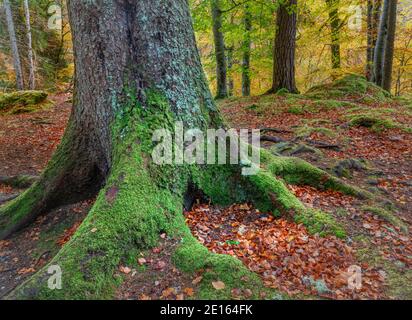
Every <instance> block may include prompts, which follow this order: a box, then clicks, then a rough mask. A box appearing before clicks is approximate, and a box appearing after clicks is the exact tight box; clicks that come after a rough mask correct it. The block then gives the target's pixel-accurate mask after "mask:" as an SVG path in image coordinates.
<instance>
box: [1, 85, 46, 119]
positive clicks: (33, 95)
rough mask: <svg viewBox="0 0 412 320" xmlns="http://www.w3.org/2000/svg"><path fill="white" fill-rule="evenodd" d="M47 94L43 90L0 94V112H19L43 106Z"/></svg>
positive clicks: (34, 109)
mask: <svg viewBox="0 0 412 320" xmlns="http://www.w3.org/2000/svg"><path fill="white" fill-rule="evenodd" d="M47 96H48V94H47V93H46V92H44V91H35V90H29V91H16V92H12V93H2V94H0V112H1V113H9V114H19V113H25V112H33V111H36V110H39V109H40V108H43V107H44V105H45V103H47Z"/></svg>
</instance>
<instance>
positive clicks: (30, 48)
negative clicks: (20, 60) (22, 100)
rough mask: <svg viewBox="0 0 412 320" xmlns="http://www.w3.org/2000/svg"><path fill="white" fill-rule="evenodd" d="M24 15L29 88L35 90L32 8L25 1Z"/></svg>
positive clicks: (25, 0) (26, 0)
mask: <svg viewBox="0 0 412 320" xmlns="http://www.w3.org/2000/svg"><path fill="white" fill-rule="evenodd" d="M23 3H24V13H25V18H26V29H27V48H28V49H27V51H28V59H29V73H30V76H29V88H30V89H31V90H34V89H35V87H36V76H35V72H34V60H33V46H32V36H31V23H30V8H29V1H28V0H24V1H23Z"/></svg>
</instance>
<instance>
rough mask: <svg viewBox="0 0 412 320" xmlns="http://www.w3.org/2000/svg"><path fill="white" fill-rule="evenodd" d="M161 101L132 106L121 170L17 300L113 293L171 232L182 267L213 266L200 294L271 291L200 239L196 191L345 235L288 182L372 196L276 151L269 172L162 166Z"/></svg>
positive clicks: (22, 212) (27, 209)
mask: <svg viewBox="0 0 412 320" xmlns="http://www.w3.org/2000/svg"><path fill="white" fill-rule="evenodd" d="M155 101H156V108H150V109H148V110H143V109H142V108H132V109H131V110H129V112H125V113H124V114H123V116H122V117H119V119H118V120H117V122H116V125H115V126H114V127H113V137H116V138H115V139H114V145H115V146H116V149H115V153H114V157H113V164H112V169H111V173H110V175H109V177H108V179H107V182H106V185H105V187H104V188H103V189H102V190H101V191H100V192H99V194H98V196H97V200H96V203H95V204H94V206H93V208H92V209H91V211H90V213H89V214H88V216H87V217H86V219H85V220H84V222H83V224H82V225H81V226H80V227H79V229H78V230H77V232H76V233H75V235H74V236H73V237H72V239H71V240H70V242H68V243H67V244H66V245H64V247H63V248H62V249H61V251H60V252H59V253H58V254H57V255H56V256H55V257H54V258H53V259H52V261H51V262H50V263H49V264H48V265H46V266H45V267H44V268H43V269H41V270H40V271H39V272H37V273H36V274H35V275H34V276H32V277H31V278H30V279H29V280H28V281H26V282H25V283H23V284H22V285H21V286H19V287H18V288H17V289H15V290H14V291H13V292H12V293H11V294H10V295H9V296H8V298H18V299H104V298H111V297H113V294H114V291H115V289H116V287H117V286H118V285H119V284H120V282H121V279H119V278H114V277H113V275H114V273H115V271H116V270H117V269H118V267H119V265H120V263H121V262H122V261H123V260H124V259H127V258H128V257H132V256H134V257H136V256H138V253H139V252H141V251H142V250H145V249H148V248H152V247H155V246H156V244H157V242H158V240H159V237H160V234H161V233H163V232H166V233H167V234H169V235H173V237H175V238H179V239H180V243H181V244H180V245H179V247H178V248H177V249H176V251H175V252H174V254H173V262H174V263H175V265H176V267H177V268H178V269H180V270H181V271H183V272H189V273H193V272H195V271H197V270H199V269H204V270H206V273H205V274H204V281H202V285H201V292H200V294H199V298H203V299H225V298H230V297H231V290H232V289H234V288H242V287H244V288H251V287H254V288H259V287H263V284H262V281H261V280H260V278H259V277H258V276H257V275H256V274H254V273H252V272H250V271H249V270H247V269H246V267H245V266H243V264H242V263H241V262H240V261H239V260H237V259H236V258H234V257H231V256H225V255H216V254H213V253H211V252H209V251H208V249H207V248H205V247H204V246H202V245H201V244H200V243H199V242H198V241H197V240H196V239H195V238H194V237H193V236H192V234H191V232H190V230H189V228H188V226H187V225H186V223H185V220H184V217H183V214H182V213H183V206H184V204H185V202H186V203H187V200H188V198H190V196H191V195H193V190H198V191H201V192H202V193H203V194H204V195H205V196H206V197H208V198H209V199H210V200H211V201H212V202H213V203H215V204H221V205H229V204H232V203H240V202H251V203H253V204H254V205H255V206H256V207H257V208H258V209H259V210H261V211H267V212H273V214H274V215H276V216H287V217H290V218H291V219H294V220H295V221H297V222H299V223H303V224H304V225H306V226H307V228H308V230H309V231H310V232H312V233H319V234H321V235H327V234H334V235H336V236H338V237H344V236H345V231H344V229H343V228H342V227H341V226H340V225H339V224H338V223H337V222H336V221H335V220H334V219H333V217H332V216H330V215H328V214H327V213H324V212H320V211H315V210H312V209H307V208H305V207H304V205H303V204H302V203H301V202H300V201H299V200H298V199H297V198H296V197H295V196H294V195H293V193H292V192H291V191H289V189H288V188H287V187H286V185H285V183H284V182H287V183H291V184H304V185H311V186H314V187H316V188H319V189H333V190H338V191H341V192H343V193H345V194H350V195H353V196H356V197H360V198H369V197H371V196H370V195H369V194H368V193H366V192H363V191H361V190H358V189H357V188H355V187H352V186H349V185H347V184H345V183H343V182H342V181H341V180H339V179H337V178H335V177H333V176H331V175H329V174H328V173H326V172H324V171H322V170H320V169H318V168H316V167H313V166H312V165H310V164H309V163H307V162H305V161H303V160H300V159H297V158H287V157H275V156H273V155H271V154H269V153H268V152H266V151H261V161H262V168H261V170H260V171H259V172H258V173H257V174H256V175H253V176H242V175H241V167H240V166H237V165H227V166H221V165H216V166H198V165H187V166H175V165H165V166H157V165H155V164H153V162H152V161H151V158H150V154H151V150H152V148H153V146H152V142H151V137H152V132H153V130H155V129H157V128H155V127H156V126H162V127H164V126H165V125H166V126H169V127H170V128H173V127H174V120H173V119H174V118H173V116H172V113H171V111H170V110H169V106H168V104H167V102H165V100H164V99H160V98H159V97H157V98H155ZM142 110H143V111H142ZM137 141H138V143H137ZM52 163H53V162H52ZM188 190H189V191H190V192H189V193H188ZM44 192H45V190H44V189H42V188H41V187H40V185H39V183H36V184H34V185H33V186H32V187H31V188H30V189H29V190H28V191H27V192H26V193H24V194H23V195H22V196H20V197H19V198H17V199H16V200H14V201H12V202H11V203H10V204H8V205H6V206H4V207H2V208H1V209H0V221H1V224H0V225H1V231H2V232H3V231H4V230H11V229H15V226H16V225H20V226H21V225H22V224H21V222H22V221H25V220H26V219H27V216H30V215H31V214H32V210H31V209H32V208H33V207H35V206H36V203H37V202H38V201H41V200H42V199H43V198H44V197H45V195H44ZM27 221H29V220H27ZM52 265H58V266H59V267H60V268H61V270H62V289H61V290H50V289H49V288H48V279H49V277H50V275H49V274H48V273H47V271H48V268H49V267H50V266H52ZM209 280H210V281H209ZM216 280H221V281H223V282H224V283H225V284H226V288H225V289H224V290H221V291H217V290H215V289H213V287H212V285H211V282H212V281H216ZM257 291H258V290H256V292H257ZM252 298H259V297H258V296H254V297H252Z"/></svg>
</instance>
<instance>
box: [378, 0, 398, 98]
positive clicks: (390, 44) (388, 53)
mask: <svg viewBox="0 0 412 320" xmlns="http://www.w3.org/2000/svg"><path fill="white" fill-rule="evenodd" d="M397 8H398V0H392V1H391V2H390V5H389V12H388V32H387V36H386V43H385V58H384V63H383V79H382V87H383V89H385V90H386V91H388V92H391V89H392V70H393V54H394V51H395V38H396V18H397Z"/></svg>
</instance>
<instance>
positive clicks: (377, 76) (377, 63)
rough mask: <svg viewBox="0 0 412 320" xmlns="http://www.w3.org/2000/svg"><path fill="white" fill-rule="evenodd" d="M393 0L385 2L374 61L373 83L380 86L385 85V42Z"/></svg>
mask: <svg viewBox="0 0 412 320" xmlns="http://www.w3.org/2000/svg"><path fill="white" fill-rule="evenodd" d="M390 2H391V0H384V3H383V8H382V13H381V17H380V22H379V32H378V38H377V40H376V46H375V53H374V61H373V82H375V83H376V84H377V85H378V86H382V84H383V62H384V55H385V42H386V35H387V26H388V14H389V5H390Z"/></svg>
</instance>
